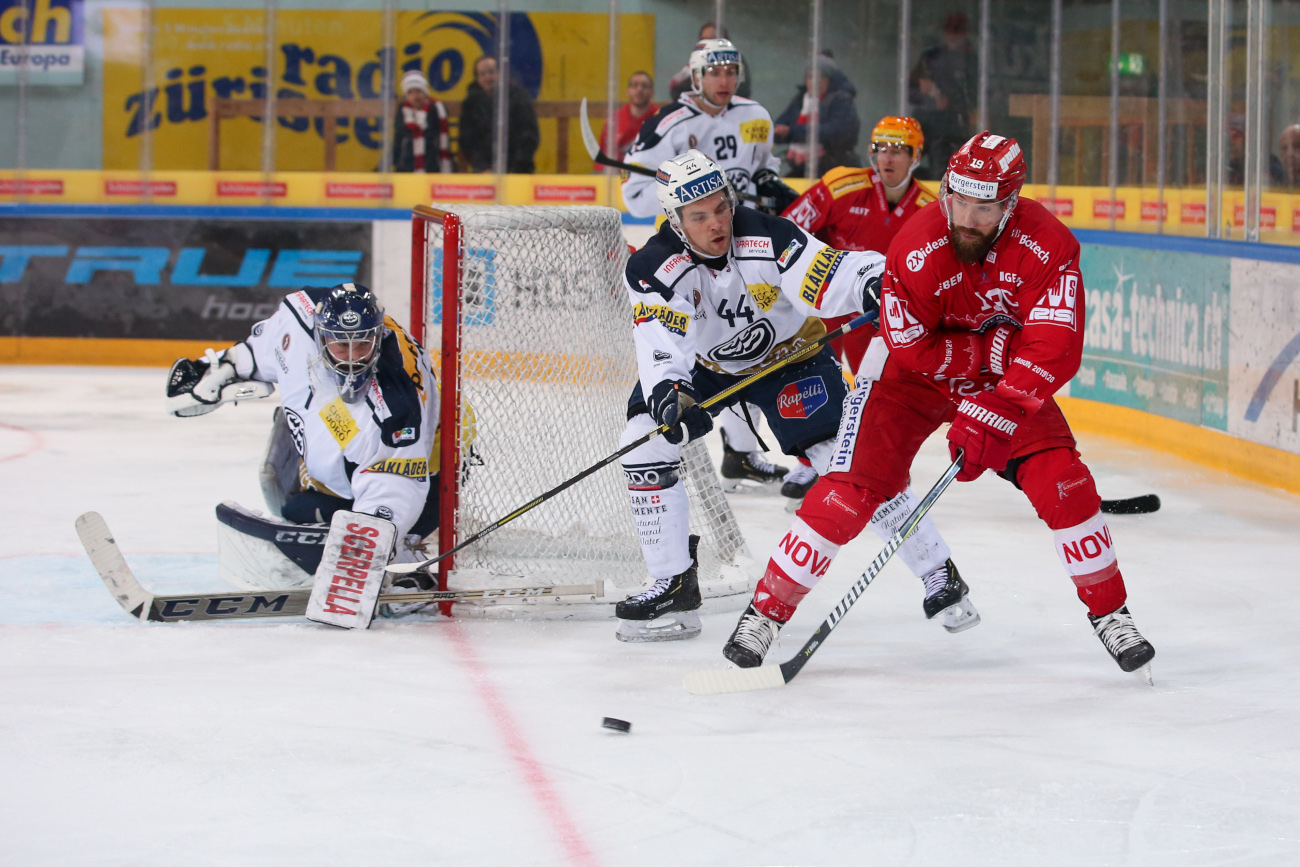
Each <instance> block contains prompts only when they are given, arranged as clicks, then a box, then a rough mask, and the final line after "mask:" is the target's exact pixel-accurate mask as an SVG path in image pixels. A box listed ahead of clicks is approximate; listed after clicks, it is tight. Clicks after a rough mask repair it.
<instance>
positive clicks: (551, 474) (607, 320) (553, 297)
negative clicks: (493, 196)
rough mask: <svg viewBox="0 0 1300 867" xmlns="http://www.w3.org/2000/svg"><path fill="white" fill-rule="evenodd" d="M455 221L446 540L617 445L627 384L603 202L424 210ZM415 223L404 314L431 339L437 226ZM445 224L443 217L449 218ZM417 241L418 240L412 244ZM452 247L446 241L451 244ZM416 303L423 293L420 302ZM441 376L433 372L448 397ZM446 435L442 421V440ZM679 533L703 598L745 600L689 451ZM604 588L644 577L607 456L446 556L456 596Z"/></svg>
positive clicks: (612, 218)
mask: <svg viewBox="0 0 1300 867" xmlns="http://www.w3.org/2000/svg"><path fill="white" fill-rule="evenodd" d="M433 209H434V210H435V211H441V212H451V213H454V214H456V215H457V216H458V217H459V222H460V224H461V227H460V230H459V231H460V239H459V249H460V251H461V253H460V258H459V262H460V281H459V287H460V292H459V298H460V301H459V303H460V316H459V323H460V324H459V328H458V329H457V332H456V334H455V335H454V337H455V345H458V356H459V389H458V394H459V404H460V412H461V421H462V424H461V429H462V436H461V468H462V469H461V474H460V489H459V497H458V499H459V503H458V505H457V508H456V509H455V513H454V517H453V516H452V515H451V513H450V512H449V511H447V510H446V509H444V518H443V520H444V522H446V521H447V520H449V519H450V520H454V526H455V528H456V535H457V541H460V540H464V539H467V538H469V537H470V536H471V535H473V534H474V533H475V532H477V531H479V530H481V529H482V528H484V527H486V526H488V525H490V524H492V523H493V522H495V521H498V520H500V519H501V518H503V517H505V516H506V515H509V514H511V513H512V512H514V511H515V510H516V509H518V508H519V507H521V506H523V505H524V504H526V503H529V502H531V501H532V500H533V499H534V498H536V497H538V496H540V495H541V494H543V493H545V492H546V491H549V490H550V489H552V488H554V487H556V486H557V485H559V484H560V483H561V482H563V481H565V480H566V479H569V478H571V477H572V476H574V475H576V474H578V473H579V472H581V471H582V470H584V469H586V468H587V467H589V466H591V465H592V464H594V463H596V462H598V461H600V460H602V459H604V458H605V457H607V456H609V455H610V454H611V453H613V452H614V451H615V450H616V449H617V448H618V440H619V434H620V433H621V432H622V430H623V426H624V424H625V422H626V419H627V401H628V397H629V395H630V394H631V391H632V387H633V386H634V385H635V383H636V378H637V369H636V360H635V355H634V351H633V345H632V333H631V331H632V328H631V326H632V320H631V308H630V304H629V302H628V299H627V294H626V291H625V290H624V288H623V286H622V273H623V267H624V265H625V264H626V262H627V256H628V249H627V244H626V242H625V241H624V238H623V234H622V224H621V218H620V214H619V212H618V211H616V210H614V209H612V208H602V207H586V206H574V207H540V206H539V207H502V206H465V205H434V206H433ZM415 219H416V221H417V228H418V227H419V225H420V224H421V223H423V224H424V234H425V241H424V249H425V267H424V268H423V275H422V276H419V277H414V278H413V279H416V280H417V285H416V286H414V287H413V289H414V290H415V293H414V294H413V303H414V304H415V305H416V306H415V307H414V308H413V311H412V316H413V318H414V316H415V315H416V311H417V310H420V309H423V310H424V311H425V320H424V321H425V338H424V339H425V344H426V346H428V347H429V349H430V352H431V353H433V354H434V355H435V359H436V356H437V353H438V352H439V350H440V346H441V343H442V341H443V339H444V338H443V335H444V326H443V315H442V313H443V304H442V286H443V278H444V253H445V250H446V248H447V246H448V244H449V243H450V245H451V247H452V249H455V247H456V244H455V241H456V238H455V234H456V230H455V229H454V228H453V229H452V230H451V235H450V236H449V235H448V227H447V222H448V221H446V220H440V219H436V218H430V217H427V216H420V215H419V214H418V213H417V216H416V217H415ZM453 222H454V221H453ZM418 235H419V232H418V231H417V237H418ZM449 237H450V241H449ZM421 293H423V297H420V296H421ZM448 380H449V376H448V375H447V373H446V372H443V373H440V375H439V384H440V386H442V387H444V388H445V387H446V383H447V382H448ZM447 430H448V426H447V425H446V423H444V425H443V432H444V436H445V435H446V431H447ZM683 468H684V470H685V472H684V474H683V475H684V477H685V479H686V485H687V489H688V491H689V493H690V497H691V531H692V532H693V533H697V534H699V535H700V536H701V544H700V549H699V564H700V570H699V574H700V585H701V590H702V591H703V593H704V595H705V596H706V597H735V598H736V599H737V600H739V601H738V602H737V603H736V604H737V605H738V606H739V605H743V604H744V600H745V598H746V597H747V594H748V593H749V592H751V591H752V589H753V582H754V580H755V579H756V575H755V574H754V573H755V570H756V567H755V565H754V563H753V560H752V559H751V557H750V555H749V552H748V550H747V549H746V546H745V542H744V539H743V537H742V536H741V533H740V529H739V527H738V526H737V524H736V520H735V517H734V516H733V514H732V512H731V508H730V506H729V505H728V503H727V501H726V499H725V496H724V494H723V492H722V489H721V487H720V485H719V482H718V478H717V475H716V472H715V470H714V468H713V464H712V461H711V460H710V458H709V455H708V453H707V451H706V449H705V447H704V445H703V444H701V443H692V444H690V445H689V446H688V447H687V448H686V449H685V453H684V455H683ZM602 580H603V581H604V582H605V585H604V586H605V588H606V589H605V592H606V596H605V597H604V599H603V600H601V601H603V602H606V603H611V602H615V601H617V600H619V599H622V598H624V597H625V596H627V595H629V594H631V593H635V592H637V591H639V590H640V589H641V588H642V587H643V586H644V584H645V583H646V581H647V576H646V570H645V563H644V561H643V560H642V558H641V553H640V548H639V544H638V541H637V537H636V530H635V526H634V524H633V519H632V515H631V513H630V510H629V504H628V494H627V486H626V482H625V480H624V477H623V473H622V471H621V469H620V468H619V464H618V462H617V461H615V462H613V463H611V464H609V465H608V466H606V467H603V468H601V469H600V470H598V471H597V472H596V473H595V474H593V475H592V476H589V477H588V478H586V479H583V480H582V481H580V482H578V483H577V484H576V485H574V486H573V487H571V488H569V489H568V490H566V491H564V492H562V493H560V494H559V495H557V496H555V497H554V498H552V499H550V500H548V501H547V502H545V503H542V504H541V505H539V506H537V507H535V508H533V509H531V510H529V511H527V512H525V513H524V514H522V515H521V516H519V517H518V518H516V519H514V520H513V521H511V522H510V523H508V524H506V525H504V526H502V527H501V528H499V529H497V530H495V531H493V532H492V533H491V534H489V535H487V536H486V537H485V538H483V539H482V540H481V541H479V542H476V543H475V544H473V545H471V546H469V547H467V548H465V549H464V550H462V551H459V552H457V554H456V555H455V567H454V570H453V572H452V573H451V575H450V576H449V582H448V583H449V585H450V586H452V587H454V588H456V589H463V588H466V589H467V588H474V587H479V586H489V587H504V586H516V585H524V584H586V583H592V582H595V581H602Z"/></svg>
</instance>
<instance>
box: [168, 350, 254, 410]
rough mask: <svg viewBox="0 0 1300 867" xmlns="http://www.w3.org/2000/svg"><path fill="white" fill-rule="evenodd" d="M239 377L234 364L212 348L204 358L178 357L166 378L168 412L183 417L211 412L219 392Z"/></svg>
mask: <svg viewBox="0 0 1300 867" xmlns="http://www.w3.org/2000/svg"><path fill="white" fill-rule="evenodd" d="M238 378H239V374H238V373H237V372H236V371H235V364H234V362H233V361H230V360H228V359H226V358H224V357H220V356H218V355H217V353H216V352H214V351H213V350H211V349H209V350H208V354H207V356H206V357H204V358H199V359H194V360H191V359H188V358H178V359H177V360H176V363H175V364H173V365H172V369H171V373H170V374H168V376H167V411H168V412H170V413H171V414H172V415H175V416H180V417H182V418H185V417H188V416H195V415H204V414H206V413H209V412H212V411H213V410H214V409H216V408H217V407H218V406H220V405H221V401H222V396H221V391H222V389H224V388H225V387H226V385H227V384H229V383H231V382H234V381H235V380H236V379H238ZM251 396H252V395H250V397H251Z"/></svg>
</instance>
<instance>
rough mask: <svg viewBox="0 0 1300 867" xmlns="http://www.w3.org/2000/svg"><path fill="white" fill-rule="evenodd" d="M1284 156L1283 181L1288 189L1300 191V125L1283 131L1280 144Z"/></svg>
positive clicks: (1297, 124) (1293, 125)
mask: <svg viewBox="0 0 1300 867" xmlns="http://www.w3.org/2000/svg"><path fill="white" fill-rule="evenodd" d="M1278 151H1279V152H1280V153H1281V154H1282V179H1283V182H1284V183H1285V184H1286V186H1287V189H1290V190H1295V191H1300V123H1293V124H1291V125H1290V126H1289V127H1287V128H1286V129H1284V130H1282V138H1281V139H1280V140H1279V142H1278Z"/></svg>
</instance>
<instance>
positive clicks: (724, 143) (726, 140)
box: [713, 135, 740, 162]
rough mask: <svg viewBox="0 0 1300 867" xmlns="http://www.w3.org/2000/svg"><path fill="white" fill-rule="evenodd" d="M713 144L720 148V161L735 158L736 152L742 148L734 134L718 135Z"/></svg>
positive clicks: (718, 157) (718, 158)
mask: <svg viewBox="0 0 1300 867" xmlns="http://www.w3.org/2000/svg"><path fill="white" fill-rule="evenodd" d="M713 146H714V147H716V148H717V149H718V156H717V160H718V162H722V161H723V160H731V159H735V158H736V154H737V153H738V152H739V150H740V148H739V146H738V145H737V144H736V137H735V136H734V135H720V136H718V137H717V138H715V139H714V140H713Z"/></svg>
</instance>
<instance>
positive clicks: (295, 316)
mask: <svg viewBox="0 0 1300 867" xmlns="http://www.w3.org/2000/svg"><path fill="white" fill-rule="evenodd" d="M326 292H328V290H323V289H304V290H302V291H300V292H294V293H292V294H291V295H289V296H287V297H286V298H285V299H284V301H283V303H281V304H280V306H279V307H278V308H277V309H276V311H275V313H274V314H272V315H271V317H270V318H268V319H265V320H263V321H262V322H259V323H257V324H256V325H254V326H253V331H252V334H250V335H249V337H248V339H247V340H245V341H244V345H245V346H246V347H247V348H248V349H249V350H250V351H251V356H252V363H251V365H250V366H251V370H250V369H248V367H244V366H243V365H240V364H238V363H237V365H236V366H237V368H240V369H238V370H237V372H238V374H239V376H240V377H241V378H243V379H256V380H260V381H262V382H274V383H277V384H278V385H279V391H280V402H281V407H282V408H283V410H284V414H285V418H286V421H287V422H288V424H289V432H290V434H291V436H292V437H293V442H294V446H295V447H296V448H297V449H298V453H299V454H300V455H301V456H302V459H303V463H304V464H305V467H306V472H307V475H308V476H310V477H311V479H312V480H313V482H315V483H317V484H318V485H319V486H323V487H325V488H327V489H328V492H329V493H333V494H335V495H337V496H340V497H343V498H344V499H351V500H354V503H353V505H352V508H353V510H354V511H357V512H365V513H367V514H371V515H378V516H380V517H382V518H387V519H389V520H391V521H392V522H393V523H394V524H396V525H397V529H398V531H399V532H400V533H402V534H405V533H406V532H408V531H409V530H410V528H411V525H412V524H414V523H415V521H416V519H417V518H419V516H420V512H421V511H423V509H424V505H425V501H426V500H427V499H428V495H429V484H430V481H429V476H430V474H431V472H432V473H436V472H437V467H430V466H429V457H430V453H431V452H432V450H433V444H434V436H435V434H436V433H437V430H438V387H437V383H436V382H435V380H434V376H433V372H432V370H431V369H430V365H429V356H428V353H426V352H425V351H424V349H423V348H422V347H421V346H420V345H419V344H417V343H416V342H415V341H414V340H412V339H411V337H410V335H408V334H407V333H406V332H405V331H404V330H403V329H402V328H401V326H399V325H397V323H395V322H394V321H393V320H392V319H389V318H387V317H386V318H385V320H384V324H385V326H386V330H385V334H384V337H383V340H382V341H381V343H380V349H379V352H380V357H379V365H378V367H377V368H376V369H375V372H374V375H373V376H372V377H371V378H370V382H369V383H368V384H367V385H366V388H365V391H364V393H363V394H362V395H361V396H360V398H359V399H358V400H356V401H354V402H353V403H346V402H344V400H343V398H342V397H341V396H340V395H339V390H338V385H337V380H336V379H335V378H334V374H333V372H332V371H330V370H329V368H327V367H326V366H325V362H324V361H323V360H322V359H321V352H320V349H318V348H317V346H316V339H315V335H314V333H313V332H314V328H315V320H316V312H315V307H316V302H317V301H319V300H320V298H322V297H324V294H325V293H326ZM242 355H243V353H237V354H236V356H235V357H236V358H238V357H239V356H242ZM435 483H436V482H435Z"/></svg>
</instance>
